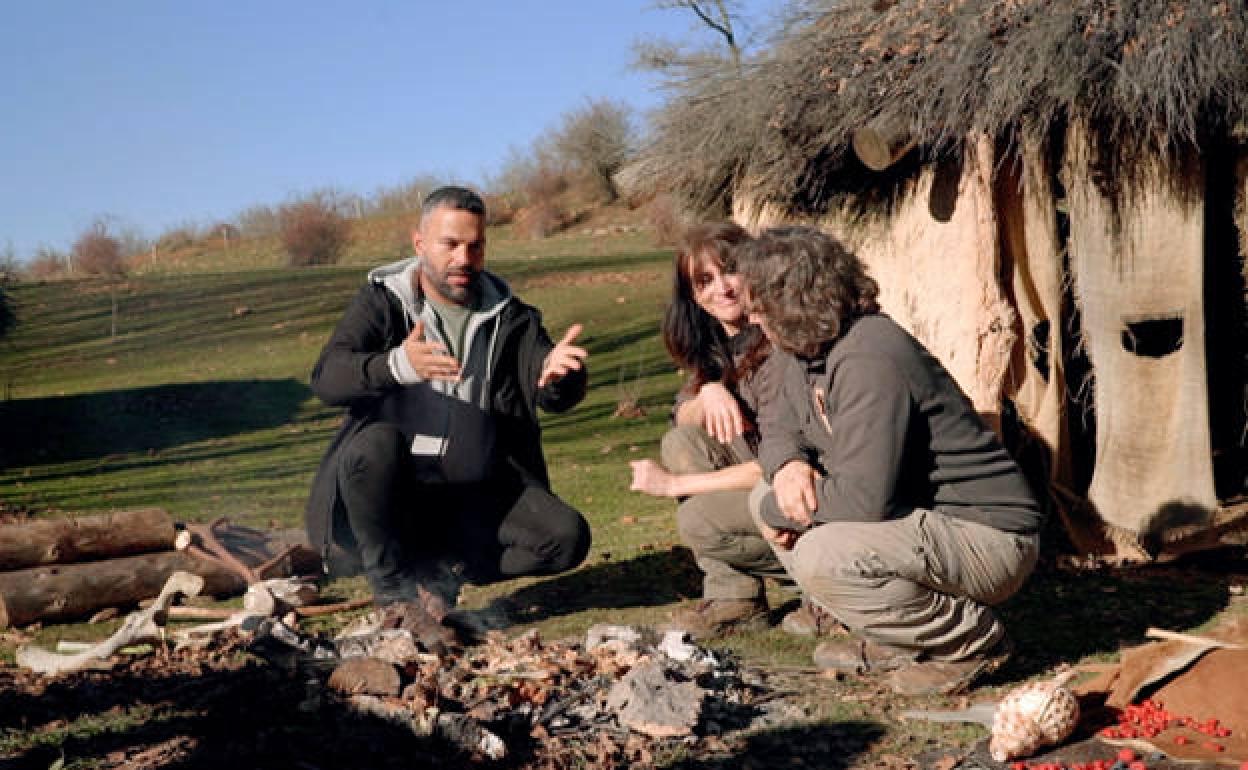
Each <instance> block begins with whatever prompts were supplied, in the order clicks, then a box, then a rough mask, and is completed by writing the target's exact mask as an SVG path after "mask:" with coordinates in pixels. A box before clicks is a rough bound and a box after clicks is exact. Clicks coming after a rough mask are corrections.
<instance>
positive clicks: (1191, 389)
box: [1062, 121, 1217, 558]
mask: <svg viewBox="0 0 1248 770" xmlns="http://www.w3.org/2000/svg"><path fill="white" fill-rule="evenodd" d="M1092 160H1093V158H1092V151H1091V147H1090V142H1089V139H1088V132H1087V131H1086V130H1085V128H1084V127H1083V126H1082V124H1081V123H1080V122H1079V121H1072V122H1071V128H1070V130H1069V134H1068V137H1067V142H1066V158H1065V163H1064V168H1063V169H1062V176H1063V182H1064V184H1065V186H1066V191H1067V197H1068V206H1069V211H1070V238H1069V249H1070V265H1071V270H1072V272H1073V273H1074V279H1075V291H1076V295H1077V297H1078V300H1079V303H1080V310H1081V312H1082V318H1083V334H1084V344H1085V345H1086V346H1087V353H1088V357H1089V359H1090V360H1091V362H1092V366H1093V367H1094V372H1095V374H1094V378H1095V379H1094V398H1095V405H1096V467H1095V471H1094V473H1093V476H1092V484H1091V487H1090V489H1089V490H1088V500H1089V502H1090V503H1091V505H1092V506H1093V507H1094V510H1095V512H1096V514H1097V515H1098V516H1099V517H1100V518H1101V520H1102V521H1103V522H1105V524H1106V525H1107V534H1109V535H1110V536H1111V538H1112V539H1113V540H1114V542H1115V544H1116V545H1117V547H1118V549H1119V554H1118V555H1120V556H1123V557H1126V558H1147V556H1148V550H1151V549H1155V548H1156V547H1158V546H1159V545H1160V543H1161V541H1162V540H1164V537H1165V533H1166V532H1167V531H1168V530H1171V529H1173V528H1187V527H1203V526H1206V525H1207V524H1208V523H1209V520H1210V517H1211V514H1212V512H1213V510H1214V508H1215V507H1216V505H1217V499H1216V497H1215V494H1214V486H1213V466H1212V461H1211V452H1212V450H1211V446H1210V437H1209V412H1208V392H1207V391H1208V386H1207V382H1206V367H1205V314H1204V306H1203V280H1204V273H1203V271H1204V255H1203V238H1204V221H1203V216H1204V212H1203V206H1202V203H1201V200H1200V198H1199V197H1198V196H1194V195H1184V194H1183V193H1182V192H1181V191H1180V189H1181V188H1179V187H1176V186H1175V185H1169V184H1166V183H1165V181H1166V180H1167V179H1168V178H1169V177H1168V175H1169V174H1170V173H1172V172H1173V170H1172V169H1171V168H1169V167H1168V166H1167V165H1166V161H1164V160H1160V159H1153V160H1148V159H1139V160H1137V161H1136V162H1135V163H1134V164H1133V165H1132V166H1131V171H1132V174H1133V179H1131V180H1129V181H1130V183H1131V187H1132V188H1133V189H1132V191H1130V192H1128V193H1123V194H1121V195H1119V196H1118V199H1117V200H1116V201H1114V200H1111V199H1110V198H1108V197H1106V195H1104V194H1103V193H1102V192H1101V190H1100V189H1099V188H1098V186H1097V185H1096V184H1095V182H1094V173H1096V172H1095V170H1094V166H1093V163H1092ZM1189 166H1190V169H1189V173H1195V174H1202V173H1203V167H1202V166H1200V164H1199V161H1198V160H1194V161H1193V162H1192V163H1191V164H1189ZM1187 182H1188V186H1187V189H1189V190H1190V189H1197V190H1199V189H1201V188H1202V187H1203V184H1202V183H1201V181H1200V180H1198V179H1188V180H1187ZM1141 546H1143V549H1141Z"/></svg>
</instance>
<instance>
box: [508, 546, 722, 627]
mask: <svg viewBox="0 0 1248 770" xmlns="http://www.w3.org/2000/svg"><path fill="white" fill-rule="evenodd" d="M701 592H702V572H701V571H700V570H699V569H698V567H697V564H695V563H694V560H693V554H692V553H690V551H689V550H688V549H687V548H683V547H679V546H678V547H676V548H673V549H672V550H670V551H654V552H651V553H647V554H644V555H642V556H638V557H637V558H635V559H629V560H627V561H600V562H599V563H597V564H592V565H590V566H588V567H582V568H581V569H578V570H576V571H574V572H569V573H566V574H563V575H558V576H556V577H552V578H550V579H548V580H544V581H542V582H540V583H535V584H533V585H530V586H525V587H524V588H521V589H519V590H517V591H516V592H515V593H513V594H512V595H511V596H510V597H509V598H507V599H506V600H504V601H505V602H506V603H507V604H509V605H512V606H513V607H514V609H513V610H511V615H512V617H511V618H510V620H511V621H512V622H516V623H536V622H539V621H542V620H545V619H547V618H550V617H554V616H557V615H571V614H575V613H577V612H581V611H583V610H590V609H616V608H621V609H622V608H625V607H657V606H661V605H664V604H671V603H672V602H676V601H680V600H681V599H686V598H688V597H690V596H699V595H701Z"/></svg>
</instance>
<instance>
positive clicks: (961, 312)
mask: <svg viewBox="0 0 1248 770" xmlns="http://www.w3.org/2000/svg"><path fill="white" fill-rule="evenodd" d="M1059 139H1060V141H1059V142H1058V143H1057V145H1056V147H1058V148H1059V150H1058V157H1055V155H1054V146H1055V145H1053V144H1051V143H1048V142H1046V143H1044V144H1036V143H1031V144H1029V143H1027V142H1021V143H1015V144H1014V145H1012V146H1011V147H1009V148H1008V151H1007V152H1008V154H1003V153H1002V148H1001V147H999V146H995V145H994V144H993V143H992V142H990V141H988V140H985V139H982V138H978V139H973V140H970V141H968V142H967V143H966V151H965V153H964V154H963V157H962V159H961V162H960V163H957V164H943V165H927V166H923V167H922V169H921V171H920V172H919V173H918V175H917V176H916V177H915V178H914V179H913V180H912V183H911V184H909V185H908V186H907V187H906V192H905V193H904V195H903V197H902V199H901V200H899V201H897V202H896V203H895V205H894V206H893V207H892V210H891V212H890V213H889V215H888V216H886V217H885V216H881V217H878V218H875V219H871V220H866V221H864V220H863V219H862V218H860V217H853V218H851V217H849V216H848V215H847V214H845V213H844V212H833V213H831V214H829V215H827V216H826V217H824V218H822V219H820V220H819V221H818V224H819V225H820V226H821V227H823V228H824V229H826V230H828V231H829V232H831V233H833V234H834V235H837V236H838V237H840V238H841V239H842V240H843V241H845V242H846V243H847V244H848V245H849V246H850V247H851V248H853V249H854V250H855V251H856V252H857V253H858V254H859V256H861V257H862V258H863V260H864V261H865V262H866V263H867V264H868V265H869V266H870V268H871V271H872V274H873V275H874V276H875V277H876V279H877V280H878V281H879V282H880V285H881V304H882V306H883V307H884V310H885V311H886V312H888V313H889V314H890V315H891V316H893V317H894V318H895V319H897V320H898V322H899V323H901V324H902V325H903V326H905V327H906V328H908V329H909V330H910V331H911V332H912V333H913V334H914V335H915V336H916V337H917V338H918V339H919V340H920V341H922V342H923V343H924V344H925V345H926V346H927V347H928V348H929V349H930V350H931V351H932V352H933V353H934V354H935V355H936V356H938V357H939V358H940V359H941V360H942V361H943V362H944V364H945V365H946V367H947V368H948V369H949V370H950V372H951V374H953V376H954V377H955V378H956V379H957V380H958V382H959V383H960V384H961V385H962V387H963V389H964V390H965V391H966V392H967V394H968V396H969V397H970V398H971V400H972V402H973V403H974V404H975V406H976V408H977V409H978V410H979V411H980V412H981V413H983V414H985V416H987V417H988V418H989V419H990V421H992V422H993V424H994V425H995V426H997V427H998V429H1001V428H1002V423H1001V419H1000V418H1001V417H1002V414H1003V407H1004V411H1005V412H1007V413H1008V415H1009V417H1010V418H1011V420H1016V421H1017V423H1018V424H1019V425H1020V426H1021V427H1022V428H1023V431H1022V433H1021V434H1019V435H1011V436H1009V438H1010V439H1011V440H1012V446H1011V448H1012V449H1013V450H1015V452H1016V455H1020V456H1026V458H1027V460H1028V464H1029V465H1030V466H1031V467H1029V468H1028V471H1029V475H1030V476H1031V477H1032V479H1033V482H1036V483H1038V484H1040V485H1047V487H1048V491H1049V499H1050V500H1051V501H1052V503H1053V507H1054V509H1055V510H1056V511H1057V512H1058V513H1059V514H1060V516H1061V519H1062V522H1063V524H1064V525H1065V527H1064V528H1065V530H1066V533H1067V534H1068V535H1069V540H1070V541H1071V543H1072V545H1073V546H1074V548H1075V549H1076V550H1078V551H1080V552H1098V553H1108V554H1113V555H1116V556H1118V557H1121V558H1125V559H1130V560H1147V559H1150V558H1157V557H1165V556H1167V555H1172V554H1173V553H1176V552H1179V551H1181V550H1184V549H1185V548H1187V546H1191V547H1207V546H1209V545H1214V544H1217V542H1221V540H1220V538H1222V537H1223V536H1224V535H1227V534H1228V533H1231V532H1236V531H1239V530H1242V528H1243V527H1242V525H1243V523H1244V521H1245V519H1248V516H1245V514H1246V513H1248V506H1245V505H1242V504H1241V503H1242V499H1241V498H1242V495H1243V492H1244V484H1245V473H1246V471H1245V467H1246V464H1245V462H1244V451H1243V446H1242V445H1243V435H1244V425H1245V418H1244V411H1245V400H1246V398H1248V393H1245V390H1244V371H1245V365H1244V360H1245V356H1246V355H1248V345H1246V344H1245V341H1244V340H1245V337H1246V336H1248V333H1246V330H1245V327H1244V323H1245V322H1244V318H1245V311H1244V303H1245V295H1244V284H1245V278H1244V275H1245V273H1244V257H1243V255H1244V252H1245V248H1244V245H1243V244H1246V243H1248V236H1246V235H1245V234H1246V233H1248V152H1245V151H1243V150H1242V149H1239V150H1236V149H1235V148H1234V146H1233V145H1229V144H1228V145H1227V147H1226V148H1223V149H1224V150H1228V151H1229V152H1230V153H1231V154H1230V155H1229V156H1226V157H1223V156H1222V155H1217V156H1216V157H1215V158H1214V159H1210V158H1206V157H1205V156H1204V155H1203V154H1202V153H1200V152H1194V153H1188V154H1187V155H1176V156H1167V157H1160V156H1159V157H1156V158H1153V159H1151V160H1148V159H1146V160H1141V161H1140V162H1138V163H1137V164H1135V165H1134V166H1132V167H1131V168H1130V173H1131V174H1132V176H1133V178H1132V184H1131V185H1129V187H1130V193H1129V194H1125V193H1123V192H1122V190H1121V189H1118V188H1114V189H1110V188H1109V187H1107V186H1106V185H1105V184H1103V180H1098V176H1097V174H1098V173H1101V169H1099V168H1098V167H1097V164H1098V162H1099V161H1098V159H1097V158H1095V157H1093V156H1094V153H1093V150H1092V146H1093V143H1092V140H1091V139H1090V138H1089V135H1088V132H1087V131H1086V130H1085V129H1084V128H1083V127H1082V126H1081V124H1080V123H1078V122H1077V121H1076V122H1072V124H1071V125H1070V127H1069V128H1068V129H1067V133H1066V134H1065V135H1064V136H1062V137H1060V138H1059ZM1215 163H1216V171H1215V170H1210V169H1212V168H1213V167H1214V164H1215ZM951 175H952V176H951ZM1207 175H1208V177H1209V178H1206V176H1207ZM734 215H735V217H736V219H737V220H738V221H739V222H741V223H742V224H744V225H745V226H747V227H749V228H751V229H754V230H757V229H759V228H761V227H765V226H769V225H771V224H776V223H779V222H781V221H785V220H786V217H785V215H784V211H783V210H782V209H780V208H778V207H775V206H765V205H756V204H754V203H752V202H751V201H749V200H748V199H739V201H738V204H737V207H736V209H735V211H734ZM1211 325H1212V328H1210V327H1211ZM1207 332H1208V333H1207ZM1072 362H1074V363H1073V364H1072ZM1007 422H1009V421H1008V420H1007ZM1005 427H1006V429H1007V430H1006V432H1007V433H1008V432H1009V431H1008V428H1009V425H1006V426H1005ZM1037 448H1038V449H1039V451H1036V450H1037ZM1020 459H1021V457H1020ZM1215 466H1217V471H1216V472H1215ZM1237 495H1238V496H1239V497H1237Z"/></svg>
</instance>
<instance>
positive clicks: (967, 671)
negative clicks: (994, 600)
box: [887, 636, 1014, 696]
mask: <svg viewBox="0 0 1248 770" xmlns="http://www.w3.org/2000/svg"><path fill="white" fill-rule="evenodd" d="M1013 653H1014V643H1013V642H1011V641H1010V638H1009V637H1008V636H1003V637H1001V641H999V642H997V643H996V644H995V645H994V646H993V647H991V648H990V649H988V650H987V651H985V652H982V653H980V654H978V655H975V656H972V657H970V658H967V659H965V660H955V661H944V660H924V661H919V662H917V663H911V664H910V665H907V666H902V667H901V668H898V669H897V670H895V671H893V672H892V673H891V674H889V675H888V680H887V681H888V686H889V687H891V688H892V690H893V692H895V693H897V694H898V695H911V696H918V695H957V694H959V693H963V692H966V691H967V690H969V689H971V686H972V685H973V684H975V681H976V680H978V679H980V678H982V677H985V676H987V675H989V674H991V673H993V672H995V671H997V670H999V669H1000V668H1001V667H1002V666H1004V665H1005V664H1006V662H1007V661H1009V659H1010V656H1011V655H1013Z"/></svg>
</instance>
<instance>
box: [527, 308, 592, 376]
mask: <svg viewBox="0 0 1248 770" xmlns="http://www.w3.org/2000/svg"><path fill="white" fill-rule="evenodd" d="M582 328H584V327H582V326H581V325H580V324H572V326H571V327H570V328H569V329H568V331H567V333H565V334H564V335H563V339H561V340H559V344H558V345H555V346H554V347H553V348H551V349H550V352H549V353H547V354H546V360H545V361H544V362H543V363H542V375H541V376H540V377H538V378H537V387H539V388H544V387H546V386H547V385H549V384H550V383H552V382H558V381H559V380H562V379H563V378H564V377H566V376H567V374H568V372H570V371H573V370H575V369H580V368H581V367H582V366H584V361H585V358H586V357H587V356H589V351H588V350H586V349H585V348H578V347H577V346H575V345H573V344H572V343H573V342H575V341H576V338H577V337H578V336H580V333H581V329H582Z"/></svg>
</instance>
